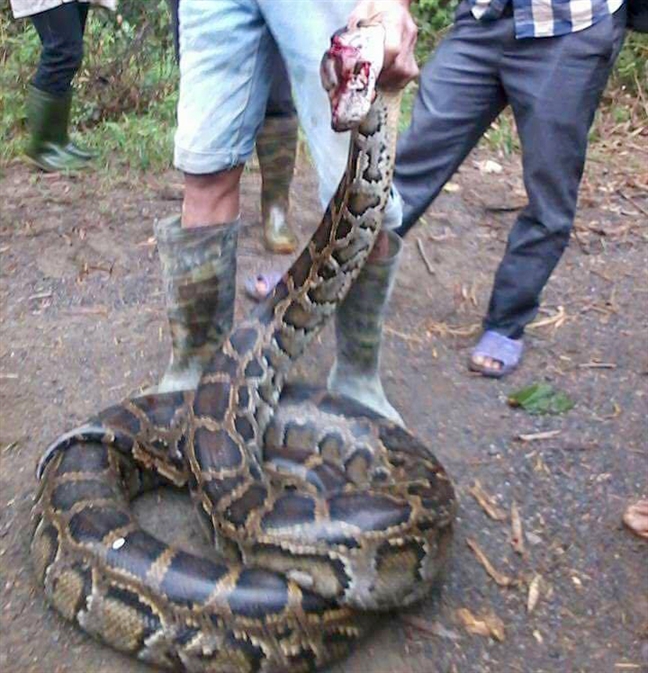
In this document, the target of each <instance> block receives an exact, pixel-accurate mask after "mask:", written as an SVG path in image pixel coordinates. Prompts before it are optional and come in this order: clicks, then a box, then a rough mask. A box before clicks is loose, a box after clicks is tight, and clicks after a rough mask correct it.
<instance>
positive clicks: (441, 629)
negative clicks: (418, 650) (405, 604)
mask: <svg viewBox="0 0 648 673" xmlns="http://www.w3.org/2000/svg"><path fill="white" fill-rule="evenodd" d="M400 620H401V621H402V622H403V623H404V624H407V626H412V627H414V628H415V629H417V630H418V631H422V632H423V633H427V634H429V635H431V636H437V638H447V639H448V640H454V641H456V640H461V636H460V635H459V634H458V633H457V632H456V631H452V630H450V629H447V628H446V627H445V626H443V624H440V623H439V622H428V621H427V620H426V619H422V618H421V617H415V616H414V615H400Z"/></svg>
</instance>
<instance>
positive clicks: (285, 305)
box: [32, 64, 455, 673]
mask: <svg viewBox="0 0 648 673" xmlns="http://www.w3.org/2000/svg"><path fill="white" fill-rule="evenodd" d="M355 72H356V73H357V72H360V70H359V69H358V67H357V64H356V67H355ZM397 104H398V97H397V96H393V95H392V94H387V93H385V92H378V94H377V96H376V99H375V100H374V102H373V103H372V104H371V106H370V109H369V111H368V113H367V114H366V116H365V117H364V118H363V119H362V121H361V123H360V125H359V126H358V127H357V128H356V129H355V130H354V131H353V133H352V139H351V144H350V151H349V159H348V164H347V170H346V172H345V175H344V177H343V179H342V182H341V184H340V186H339V187H338V190H337V192H336V194H335V196H334V198H333V199H332V201H331V204H330V206H329V208H328V210H327V212H326V214H325V215H324V218H323V220H322V222H321V224H320V226H319V227H318V229H317V230H316V232H315V234H314V235H313V237H312V239H311V240H310V242H309V243H308V245H307V246H306V248H305V249H304V251H303V252H302V254H301V255H300V257H299V258H298V259H297V261H296V262H295V263H294V264H293V266H292V267H291V268H290V270H289V271H288V272H287V273H286V275H285V276H284V278H283V280H282V281H281V282H280V283H279V285H278V286H277V287H276V289H275V290H274V292H273V293H272V295H271V296H270V297H268V299H267V300H266V301H265V302H263V303H262V304H261V305H260V306H259V307H258V309H257V310H255V311H254V312H253V314H252V316H251V317H250V318H249V319H247V320H245V321H244V322H243V323H242V324H241V325H240V326H239V327H237V328H235V329H234V331H233V332H232V333H231V334H230V336H229V337H228V339H227V340H226V341H225V344H224V345H223V347H222V349H221V350H220V351H219V352H218V353H217V355H216V356H215V357H214V358H213V360H212V362H211V363H210V365H209V366H208V368H207V371H206V372H205V374H204V375H203V378H202V380H201V382H200V385H199V386H198V389H197V391H196V392H195V393H189V392H188V393H171V394H165V395H152V396H147V397H141V398H137V399H132V400H126V401H125V402H123V403H121V404H119V405H116V406H114V407H111V408H109V409H107V410H106V411H104V412H102V413H100V414H99V415H98V416H97V417H95V418H93V419H91V420H90V421H88V423H87V424H86V425H84V426H82V427H80V428H77V429H75V430H73V431H71V432H69V433H67V434H65V435H63V436H62V437H61V438H59V439H58V440H57V441H56V442H55V443H54V444H53V445H51V446H50V447H49V449H48V450H47V452H46V454H45V456H44V457H43V459H42V460H41V464H40V466H39V476H40V478H41V482H40V489H39V493H38V496H37V501H36V505H35V507H34V534H33V538H32V557H33V562H34V566H35V571H36V575H37V578H38V581H39V583H40V584H41V585H42V586H43V587H44V590H45V593H46V596H47V599H48V601H49V602H50V603H51V604H52V605H53V606H54V607H55V608H56V609H57V610H58V611H59V612H60V613H61V614H62V615H63V616H64V617H66V618H67V619H69V620H71V621H74V622H76V623H77V624H78V625H79V626H80V627H81V628H82V629H83V630H84V631H86V632H87V633H89V634H91V635H94V636H96V637H98V638H99V639H100V640H102V641H104V642H106V643H108V644H109V645H112V646H113V647H115V648H117V649H120V650H122V651H125V652H128V653H131V654H132V655H134V656H136V657H138V658H139V659H140V660H143V661H146V662H149V663H152V664H157V665H161V666H165V667H169V668H174V669H176V670H188V671H213V672H216V671H218V672H219V673H244V672H250V673H252V672H256V671H263V672H270V671H276V672H279V671H281V672H289V673H292V672H297V671H310V670H313V669H315V668H318V667H320V666H323V665H325V664H327V663H330V662H331V661H334V660H335V659H338V658H340V657H342V656H345V655H346V654H347V653H348V651H349V648H350V647H351V645H352V644H353V643H354V642H355V641H356V640H358V639H359V638H360V637H361V636H362V635H363V634H364V633H365V632H366V630H367V629H368V628H369V626H370V624H371V623H372V613H373V612H374V611H377V610H385V609H391V608H394V607H399V606H403V605H407V604H409V603H411V602H413V601H415V600H417V599H419V598H420V597H422V596H423V595H424V594H425V593H426V592H427V591H428V590H429V588H430V585H431V584H432V582H433V580H434V579H435V576H436V575H437V573H438V570H439V569H440V567H441V565H442V562H443V559H444V556H445V550H446V547H447V542H448V540H449V537H450V534H451V524H452V520H453V517H454V509H455V500H454V492H453V489H452V485H451V483H450V481H449V479H448V477H447V475H446V473H445V471H444V469H443V468H442V467H441V465H440V464H439V463H438V462H437V460H436V459H435V458H434V457H433V455H432V454H431V453H430V451H429V450H428V448H427V447H426V446H425V445H424V444H423V443H422V442H421V441H419V440H418V439H416V438H415V437H414V436H413V435H412V434H410V433H409V432H408V431H406V430H405V429H403V428H401V427H399V426H397V425H394V424H393V423H391V422H389V421H387V420H385V419H383V418H381V417H379V416H377V415H376V414H374V413H372V412H371V411H369V410H368V409H366V408H364V407H362V406H360V405H358V404H356V403H354V402H352V401H351V400H347V399H343V398H335V397H330V396H329V395H327V394H326V393H325V392H322V391H317V390H311V389H306V388H299V387H295V388H290V387H289V386H285V387H284V381H285V379H286V375H287V374H288V372H289V370H290V367H291V365H292V364H293V363H294V361H295V360H296V359H297V358H298V357H299V356H300V355H301V353H302V352H303V351H304V349H305V347H306V346H307V345H308V343H309V342H310V340H311V339H312V338H313V336H314V335H315V334H316V333H317V332H318V331H319V330H320V329H321V328H322V326H323V325H324V324H325V322H326V320H327V319H328V318H329V317H330V316H331V315H332V314H333V312H334V311H335V308H336V306H337V305H338V304H339V303H340V301H341V300H342V299H343V298H344V296H345V294H346V292H347V291H348V289H349V287H350V285H351V283H352V282H353V280H354V279H355V278H356V277H357V275H358V273H359V272H360V270H361V268H362V266H363V264H364V262H365V260H366V258H367V256H368V254H369V252H370V251H371V248H372V246H373V243H374V241H375V239H376V236H377V233H378V231H379V228H380V224H381V220H382V214H383V211H384V208H385V204H386V200H387V196H388V193H389V189H390V184H391V174H392V164H393V152H394V143H395V134H396V123H395V119H394V117H395V115H394V114H393V110H392V109H391V108H393V106H395V105H397ZM280 396H281V399H280ZM165 483H166V484H172V485H175V486H178V487H182V488H188V489H189V490H190V491H191V494H192V497H193V499H194V501H195V503H196V506H197V510H198V512H199V513H200V514H201V517H202V518H203V519H204V521H205V523H206V525H207V528H208V530H209V531H210V533H211V535H212V538H213V540H214V543H215V544H216V545H217V547H218V549H219V552H220V553H219V555H218V556H215V557H214V559H207V558H200V557H197V556H194V555H192V554H189V553H187V552H184V551H182V550H180V549H177V548H175V547H172V546H169V545H166V544H164V543H162V542H161V541H159V540H157V539H156V538H154V537H153V536H152V535H150V534H148V533H147V532H145V531H144V530H142V528H141V527H140V525H139V524H138V523H137V521H136V519H135V518H134V516H133V514H132V512H131V510H130V507H129V500H130V499H132V498H133V497H135V496H137V495H138V494H140V493H142V492H143V491H145V490H147V489H149V488H152V487H155V486H157V485H160V484H165Z"/></svg>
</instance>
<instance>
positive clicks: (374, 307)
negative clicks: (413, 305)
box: [328, 232, 403, 425]
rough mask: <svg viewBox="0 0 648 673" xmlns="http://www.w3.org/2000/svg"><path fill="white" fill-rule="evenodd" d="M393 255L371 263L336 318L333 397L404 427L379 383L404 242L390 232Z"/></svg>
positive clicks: (363, 271)
mask: <svg viewBox="0 0 648 673" xmlns="http://www.w3.org/2000/svg"><path fill="white" fill-rule="evenodd" d="M388 236H389V253H388V256H387V257H386V258H384V259H380V260H377V261H375V262H368V263H367V264H366V265H365V267H364V268H363V269H362V271H361V273H360V275H359V276H358V278H357V280H356V281H355V283H354V284H353V285H352V286H351V290H349V294H348V295H347V296H346V298H345V300H344V301H343V302H342V304H341V305H340V306H339V308H338V310H337V314H336V316H335V335H336V337H337V355H336V358H335V363H334V364H333V367H332V368H331V372H330V374H329V377H328V389H329V391H330V392H332V393H337V394H338V395H345V396H346V397H351V398H353V399H354V400H357V401H358V402H361V403H362V404H364V405H365V406H367V407H369V408H370V409H373V410H374V411H376V412H377V413H379V414H382V415H383V416H385V417H386V418H389V419H390V420H392V421H394V422H396V423H399V424H400V425H402V424H403V419H402V418H401V417H400V414H399V413H398V412H397V411H396V409H394V407H393V406H392V405H391V404H390V403H389V401H388V400H387V397H386V396H385V392H384V390H383V387H382V383H381V381H380V345H381V341H382V331H383V323H384V321H385V311H386V309H387V304H388V302H389V297H390V296H391V292H392V288H393V286H394V280H395V278H396V271H397V269H398V262H399V259H400V254H401V250H402V247H403V242H402V240H401V238H400V237H399V236H398V235H396V234H395V233H393V232H388Z"/></svg>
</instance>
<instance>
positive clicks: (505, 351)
mask: <svg viewBox="0 0 648 673" xmlns="http://www.w3.org/2000/svg"><path fill="white" fill-rule="evenodd" d="M523 351H524V343H523V342H522V339H510V338H509V337H506V336H504V335H503V334H499V333H498V332H493V331H492V330H487V331H486V332H484V334H483V335H482V337H481V339H480V340H479V342H478V343H477V345H476V346H475V348H474V349H473V351H472V353H471V355H470V360H469V362H468V368H469V369H470V370H471V371H473V372H479V373H480V374H482V375H483V376H487V377H490V378H494V379H499V378H502V377H503V376H506V375H507V374H510V373H511V372H512V371H513V370H514V369H515V368H516V367H517V366H518V365H519V364H520V360H521V359H522V353H523Z"/></svg>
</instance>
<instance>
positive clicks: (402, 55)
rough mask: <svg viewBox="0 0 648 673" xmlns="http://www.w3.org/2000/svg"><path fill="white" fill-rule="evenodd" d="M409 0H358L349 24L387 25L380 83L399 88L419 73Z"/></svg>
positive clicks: (354, 27) (387, 86) (356, 25)
mask: <svg viewBox="0 0 648 673" xmlns="http://www.w3.org/2000/svg"><path fill="white" fill-rule="evenodd" d="M409 5H410V0H359V2H358V4H357V5H356V7H355V9H354V10H353V12H352V13H351V16H350V17H349V21H348V23H347V27H348V28H349V29H350V30H355V29H356V28H358V26H359V25H367V24H375V23H380V24H381V25H382V26H383V28H384V29H385V59H384V65H383V69H382V72H381V74H380V78H379V80H378V81H379V83H380V84H381V85H382V86H383V87H385V88H394V89H400V88H402V87H404V86H405V85H406V84H407V83H408V82H410V81H411V80H413V79H415V78H416V77H418V74H419V69H418V66H417V64H416V60H415V58H414V46H415V45H416V36H417V33H418V28H417V27H416V24H415V23H414V19H412V15H411V14H410V11H409Z"/></svg>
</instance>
